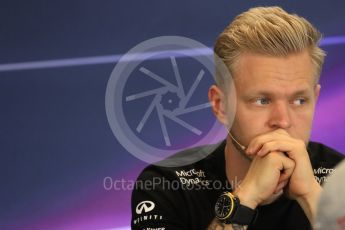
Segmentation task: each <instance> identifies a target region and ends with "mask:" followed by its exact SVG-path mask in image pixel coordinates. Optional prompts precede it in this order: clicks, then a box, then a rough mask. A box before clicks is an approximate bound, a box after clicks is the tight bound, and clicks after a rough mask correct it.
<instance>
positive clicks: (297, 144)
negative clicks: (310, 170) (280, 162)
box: [282, 139, 309, 162]
mask: <svg viewBox="0 0 345 230" xmlns="http://www.w3.org/2000/svg"><path fill="white" fill-rule="evenodd" d="M285 147H286V146H285ZM282 149H283V148H282ZM293 149H296V150H297V149H298V151H293ZM301 150H304V151H301ZM282 151H283V152H285V153H286V154H287V156H288V157H289V158H290V159H292V160H294V161H295V162H296V161H298V160H297V159H298V158H301V157H306V158H309V156H308V152H307V147H306V145H305V143H304V141H302V140H299V139H294V141H293V143H292V144H291V148H290V150H287V149H286V150H282Z"/></svg>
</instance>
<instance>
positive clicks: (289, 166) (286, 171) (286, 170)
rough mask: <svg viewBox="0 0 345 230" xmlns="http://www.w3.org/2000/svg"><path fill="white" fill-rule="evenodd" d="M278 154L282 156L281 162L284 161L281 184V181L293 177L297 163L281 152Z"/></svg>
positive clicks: (280, 178)
mask: <svg viewBox="0 0 345 230" xmlns="http://www.w3.org/2000/svg"><path fill="white" fill-rule="evenodd" d="M278 154H279V155H280V157H281V161H282V171H281V174H280V177H279V182H280V181H285V180H288V179H289V178H290V177H291V175H292V173H293V171H294V169H295V161H293V160H291V159H290V158H288V157H286V156H285V155H284V154H283V153H281V152H279V153H278Z"/></svg>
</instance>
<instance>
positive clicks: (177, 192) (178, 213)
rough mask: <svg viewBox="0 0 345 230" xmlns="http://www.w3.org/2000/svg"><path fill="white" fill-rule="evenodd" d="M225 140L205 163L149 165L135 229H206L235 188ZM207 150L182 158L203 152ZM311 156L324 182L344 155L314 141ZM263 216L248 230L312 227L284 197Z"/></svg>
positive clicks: (262, 210) (136, 201)
mask: <svg viewBox="0 0 345 230" xmlns="http://www.w3.org/2000/svg"><path fill="white" fill-rule="evenodd" d="M225 144H226V142H225V141H223V142H222V143H220V144H219V146H218V147H216V149H215V150H214V151H213V152H212V153H211V154H209V155H208V156H207V157H205V158H204V159H202V160H199V161H197V162H195V163H193V164H189V165H185V166H181V167H162V166H155V165H150V166H148V167H147V168H145V169H144V170H143V172H142V173H141V174H140V175H139V177H138V179H137V182H136V186H135V188H134V190H133V193H132V220H131V226H132V229H135V230H136V229H138V230H139V229H140V230H171V229H173V230H175V229H181V230H182V229H186V230H187V229H188V230H192V229H195V230H204V229H207V227H208V225H209V224H210V223H211V221H212V220H213V219H214V217H215V215H214V205H215V202H216V200H217V198H218V196H219V195H220V194H221V193H222V192H224V191H231V190H232V188H233V187H234V186H236V183H238V182H240V181H236V180H235V181H234V182H233V183H234V184H230V183H228V182H227V178H226V174H225V156H224V148H225ZM202 148H203V147H197V148H193V149H190V150H187V151H184V152H183V154H195V153H198V152H202ZM307 150H308V153H309V156H310V160H311V163H312V167H313V171H314V175H315V178H316V180H317V181H318V182H319V183H320V184H322V182H324V181H325V180H326V176H327V175H328V174H330V173H332V171H333V168H334V167H335V165H336V164H338V163H339V162H340V161H341V160H342V159H343V155H342V154H340V153H338V152H336V151H335V150H333V149H331V148H329V147H327V146H325V145H322V144H319V143H315V142H310V143H309V145H308V148H307ZM258 212H259V214H258V217H257V220H256V222H255V224H254V225H253V226H251V227H250V228H249V229H289V230H291V229H311V225H310V223H309V221H308V219H307V217H306V215H305V214H304V212H303V210H302V208H301V207H300V206H299V204H298V203H297V202H296V201H294V200H290V199H288V198H286V197H284V196H281V197H280V198H279V199H278V200H276V201H275V202H273V203H272V204H268V205H263V206H259V207H258Z"/></svg>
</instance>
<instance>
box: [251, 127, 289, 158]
mask: <svg viewBox="0 0 345 230" xmlns="http://www.w3.org/2000/svg"><path fill="white" fill-rule="evenodd" d="M289 137H290V136H289V135H288V134H287V132H286V131H285V130H282V129H277V130H275V131H273V132H269V133H266V134H262V135H259V136H257V137H255V138H254V139H253V140H252V141H251V142H250V143H249V145H248V147H247V150H246V152H247V154H249V155H252V154H255V153H256V152H257V151H258V150H259V149H261V147H262V145H263V144H264V143H266V142H270V141H273V140H276V139H282V138H289Z"/></svg>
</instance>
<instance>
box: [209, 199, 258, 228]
mask: <svg viewBox="0 0 345 230" xmlns="http://www.w3.org/2000/svg"><path fill="white" fill-rule="evenodd" d="M214 210H215V214H216V217H217V219H218V220H220V221H221V222H223V223H224V224H240V225H251V224H253V223H254V222H255V220H256V217H257V215H258V211H257V209H251V208H249V207H247V206H244V205H241V202H240V199H239V198H238V197H237V196H234V195H233V194H232V193H230V192H224V193H223V194H221V195H220V196H219V198H218V200H217V202H216V205H215V208H214Z"/></svg>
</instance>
